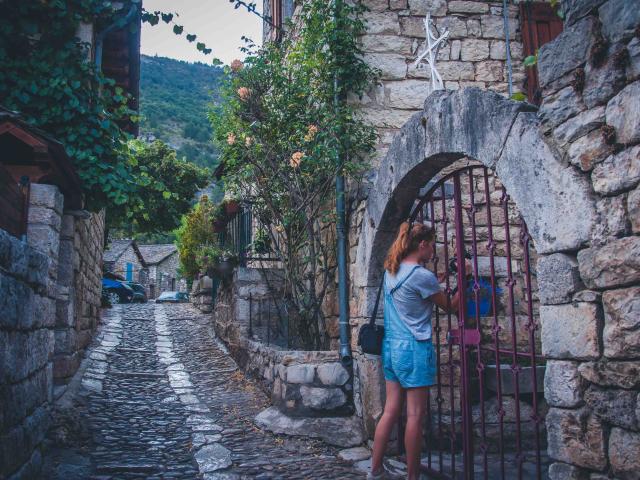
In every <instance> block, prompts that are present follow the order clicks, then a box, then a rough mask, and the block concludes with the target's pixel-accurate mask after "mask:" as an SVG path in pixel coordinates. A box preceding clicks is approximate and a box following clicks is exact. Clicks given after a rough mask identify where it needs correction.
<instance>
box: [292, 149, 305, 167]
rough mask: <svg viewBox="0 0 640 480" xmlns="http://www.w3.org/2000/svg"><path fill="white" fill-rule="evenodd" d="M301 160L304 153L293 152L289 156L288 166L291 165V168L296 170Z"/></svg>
mask: <svg viewBox="0 0 640 480" xmlns="http://www.w3.org/2000/svg"><path fill="white" fill-rule="evenodd" d="M303 158H304V153H302V152H295V153H294V154H293V155H291V160H289V165H291V167H292V168H298V167H299V166H300V162H302V159H303Z"/></svg>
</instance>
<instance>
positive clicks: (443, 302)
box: [429, 290, 460, 313]
mask: <svg viewBox="0 0 640 480" xmlns="http://www.w3.org/2000/svg"><path fill="white" fill-rule="evenodd" d="M459 297H460V291H459V290H458V291H456V293H454V294H453V297H451V302H449V300H448V298H447V294H446V293H444V292H443V291H442V290H441V291H439V292H438V293H434V294H433V295H431V296H430V297H429V300H431V301H432V302H433V303H435V304H436V305H437V306H438V307H440V308H441V309H442V310H444V311H445V312H449V313H456V312H457V311H458V300H459Z"/></svg>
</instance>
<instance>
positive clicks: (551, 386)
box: [544, 360, 585, 408]
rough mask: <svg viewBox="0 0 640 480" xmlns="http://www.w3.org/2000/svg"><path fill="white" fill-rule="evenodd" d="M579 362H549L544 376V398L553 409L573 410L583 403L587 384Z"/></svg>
mask: <svg viewBox="0 0 640 480" xmlns="http://www.w3.org/2000/svg"><path fill="white" fill-rule="evenodd" d="M578 365H579V364H578V362H567V361H560V360H549V361H548V362H547V370H546V373H545V376H544V396H545V398H546V400H547V402H548V403H549V405H551V406H552V407H564V408H572V407H577V406H579V405H581V404H582V403H583V394H584V389H585V382H584V380H583V379H582V377H581V376H580V373H579V372H578Z"/></svg>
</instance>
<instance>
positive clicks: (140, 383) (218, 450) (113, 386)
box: [82, 304, 363, 480]
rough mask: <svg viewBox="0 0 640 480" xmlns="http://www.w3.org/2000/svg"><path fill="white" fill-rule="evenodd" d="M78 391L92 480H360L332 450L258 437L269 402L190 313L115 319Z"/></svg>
mask: <svg viewBox="0 0 640 480" xmlns="http://www.w3.org/2000/svg"><path fill="white" fill-rule="evenodd" d="M82 385H83V387H84V389H85V390H86V391H89V394H88V396H87V399H88V400H87V414H88V415H87V416H88V419H89V431H90V433H91V437H92V442H91V446H90V448H89V450H90V454H89V456H90V464H91V467H90V470H91V474H92V476H91V477H90V478H92V479H95V480H98V479H100V480H108V479H114V480H115V479H134V478H136V479H137V478H148V479H170V478H171V479H196V478H204V479H211V480H213V479H221V480H223V479H241V478H256V479H272V478H273V479H276V478H296V479H297V478H300V479H304V478H310V479H311V478H324V479H349V478H363V474H362V472H360V471H357V470H356V469H354V468H353V467H352V466H351V464H349V463H347V462H344V461H342V460H340V459H339V458H337V456H336V455H337V453H338V450H337V449H335V448H333V447H330V446H327V445H326V444H324V443H322V442H320V441H316V440H309V439H304V438H294V437H286V436H279V435H274V434H271V433H269V432H265V431H262V430H260V429H258V428H257V427H256V426H255V425H254V423H253V421H252V419H253V417H254V416H255V415H256V414H257V413H259V412H260V411H261V410H262V409H264V408H266V407H267V406H268V399H267V397H266V396H265V395H264V393H263V392H262V391H261V390H259V389H258V387H257V386H256V385H255V384H254V383H252V382H251V381H249V380H247V379H246V378H244V376H243V375H242V374H241V372H240V371H239V370H238V368H237V366H236V364H235V362H234V361H233V360H232V359H231V357H230V356H229V355H228V354H227V353H226V350H225V348H224V346H223V345H222V344H220V342H219V341H218V340H217V339H216V338H215V335H214V334H213V331H212V328H211V325H210V317H208V316H205V315H202V314H201V313H200V312H198V311H197V310H196V309H194V308H193V307H192V306H191V305H188V304H181V305H154V304H144V305H122V306H117V307H116V308H114V309H112V310H110V311H109V312H108V313H107V314H106V315H105V325H104V326H103V328H102V331H101V333H100V335H99V337H98V338H97V339H96V345H95V346H94V347H93V349H92V351H91V353H90V356H89V361H88V365H87V368H86V371H85V373H84V375H83V377H82Z"/></svg>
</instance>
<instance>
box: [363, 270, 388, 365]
mask: <svg viewBox="0 0 640 480" xmlns="http://www.w3.org/2000/svg"><path fill="white" fill-rule="evenodd" d="M383 285H384V275H382V281H381V282H380V287H379V288H378V295H377V296H376V303H375V305H374V306H373V313H372V314H371V318H370V319H369V323H365V324H364V325H362V327H360V331H359V332H358V345H359V346H360V348H361V349H362V353H368V354H371V355H382V340H383V339H384V327H383V326H382V325H376V317H377V316H378V306H379V305H380V294H381V293H382V286H383Z"/></svg>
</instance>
